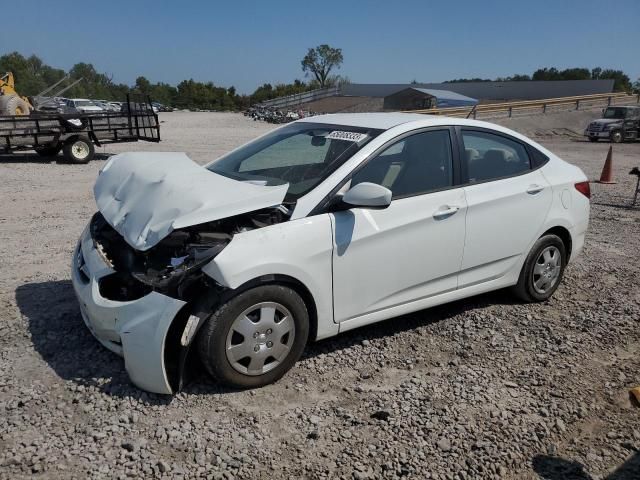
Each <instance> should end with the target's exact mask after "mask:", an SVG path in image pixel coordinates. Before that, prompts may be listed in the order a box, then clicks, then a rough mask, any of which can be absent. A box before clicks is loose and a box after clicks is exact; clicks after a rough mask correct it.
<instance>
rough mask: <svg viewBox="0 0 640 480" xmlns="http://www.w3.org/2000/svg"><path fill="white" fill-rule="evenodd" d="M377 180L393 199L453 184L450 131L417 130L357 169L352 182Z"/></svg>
mask: <svg viewBox="0 0 640 480" xmlns="http://www.w3.org/2000/svg"><path fill="white" fill-rule="evenodd" d="M362 182H371V183H377V184H379V185H382V186H384V187H387V188H388V189H389V190H391V192H393V198H399V197H408V196H412V195H419V194H421V193H427V192H430V191H433V190H439V189H442V188H446V187H450V186H451V185H453V170H452V154H451V138H450V135H449V130H431V131H428V132H422V133H417V134H415V135H411V136H410V137H406V138H403V139H402V140H400V141H398V142H396V143H394V144H392V145H390V146H389V147H387V148H386V149H385V150H383V151H382V152H381V153H379V154H378V155H377V156H376V157H374V158H372V159H371V160H369V162H367V164H366V165H365V166H364V167H363V168H362V169H360V170H359V171H357V172H356V173H355V174H354V176H353V178H352V180H351V185H352V186H353V185H357V184H358V183H362Z"/></svg>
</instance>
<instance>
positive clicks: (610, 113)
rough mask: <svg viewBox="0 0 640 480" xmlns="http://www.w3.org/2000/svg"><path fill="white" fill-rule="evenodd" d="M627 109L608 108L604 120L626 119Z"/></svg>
mask: <svg viewBox="0 0 640 480" xmlns="http://www.w3.org/2000/svg"><path fill="white" fill-rule="evenodd" d="M626 111H627V109H626V108H611V107H609V108H607V109H606V110H605V111H604V115H603V118H624V114H625V113H626Z"/></svg>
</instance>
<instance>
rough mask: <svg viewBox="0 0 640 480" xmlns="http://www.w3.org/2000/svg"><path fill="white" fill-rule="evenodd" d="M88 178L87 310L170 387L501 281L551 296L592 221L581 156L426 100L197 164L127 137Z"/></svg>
mask: <svg viewBox="0 0 640 480" xmlns="http://www.w3.org/2000/svg"><path fill="white" fill-rule="evenodd" d="M94 193H95V197H96V203H97V206H98V210H99V211H98V212H97V213H96V214H95V215H94V217H93V218H92V219H91V221H90V222H89V225H88V226H87V228H86V229H85V231H84V232H83V233H82V236H81V238H80V241H79V243H78V246H77V248H76V250H75V252H74V255H73V266H72V277H73V285H74V288H75V292H76V294H77V297H78V300H79V303H80V311H81V312H82V316H83V318H84V320H85V323H86V324H87V326H88V328H89V329H90V330H91V332H92V333H93V334H94V335H95V337H96V338H97V339H98V340H99V341H100V342H101V343H102V344H103V345H104V346H106V347H107V348H109V349H110V350H112V351H114V352H116V353H118V354H120V355H122V356H124V360H125V367H126V369H127V371H128V373H129V376H130V378H131V380H132V381H133V383H135V384H136V385H138V386H139V387H140V388H143V389H145V390H149V391H152V392H158V393H166V394H170V393H173V392H175V391H177V390H178V389H180V388H181V386H182V384H183V383H184V379H185V377H188V374H189V373H191V372H192V371H193V363H192V362H193V361H200V362H201V363H202V364H203V365H204V367H205V368H206V370H207V371H208V372H209V373H210V374H211V375H212V376H213V377H214V378H215V379H217V380H218V381H220V382H222V383H225V384H227V385H230V386H233V387H239V388H248V387H259V386H262V385H266V384H268V383H271V382H274V381H276V380H277V379H279V378H280V377H281V376H282V375H284V374H285V372H287V370H289V369H290V368H291V367H292V366H293V365H294V363H295V362H296V360H297V359H298V358H299V357H300V355H301V353H302V351H303V349H304V347H305V345H306V343H307V342H308V341H309V340H318V339H322V338H327V337H331V336H333V335H337V334H338V333H340V332H343V331H346V330H350V329H353V328H357V327H361V326H364V325H368V324H370V323H374V322H378V321H381V320H386V319H389V318H393V317H397V316H399V315H402V314H406V313H409V312H414V311H417V310H421V309H424V308H428V307H432V306H434V305H439V304H443V303H447V302H451V301H454V300H458V299H461V298H464V297H469V296H472V295H477V294H479V293H483V292H487V291H490V290H496V289H501V288H504V287H512V289H513V290H514V292H515V293H516V294H517V295H518V296H519V297H520V298H521V299H523V300H524V301H527V302H531V301H544V300H546V299H548V298H549V297H550V296H551V295H552V294H553V292H554V291H555V290H556V288H557V287H558V285H559V283H560V281H561V279H562V275H563V271H564V269H565V267H566V265H567V263H568V262H569V261H570V260H571V259H573V258H575V256H576V255H578V253H579V252H580V250H581V249H582V247H583V244H584V237H585V232H586V230H587V226H588V221H589V183H588V182H587V178H586V177H585V175H584V174H583V173H582V171H581V170H580V169H579V168H577V167H575V166H573V165H570V164H568V163H566V162H564V161H563V160H561V159H560V158H558V157H557V156H555V155H554V154H553V153H551V152H550V151H548V150H547V149H545V148H544V147H542V146H541V145H538V144H537V143H535V142H533V141H531V140H529V139H528V138H526V137H524V136H522V135H520V134H518V133H516V132H513V131H511V130H508V129H506V128H503V127H500V126H497V125H493V124H490V123H485V122H479V121H473V120H461V119H456V118H446V117H433V116H427V115H417V114H415V115H414V114H399V113H382V114H337V115H325V116H316V117H312V118H308V119H303V120H299V121H297V122H294V123H291V124H288V125H285V126H283V127H281V128H278V129H276V130H273V131H271V132H270V133H268V134H266V135H263V136H262V137H260V138H258V139H256V140H254V141H252V142H250V143H248V144H246V145H244V146H242V147H240V148H238V149H236V150H234V151H232V152H230V153H229V154H227V155H225V156H223V157H222V158H220V159H218V160H216V161H214V162H212V163H210V164H208V165H206V166H204V167H202V166H199V165H197V164H196V163H194V162H193V161H192V160H190V159H189V158H188V157H187V156H186V155H185V154H182V153H124V154H120V155H116V156H114V157H112V158H111V159H110V160H109V162H108V163H107V164H106V165H105V166H104V168H103V169H102V171H101V173H100V175H99V177H98V179H97V182H96V185H95V189H94ZM425 315H428V313H425Z"/></svg>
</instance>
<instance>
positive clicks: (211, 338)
mask: <svg viewBox="0 0 640 480" xmlns="http://www.w3.org/2000/svg"><path fill="white" fill-rule="evenodd" d="M265 302H276V303H278V304H280V305H282V306H284V307H285V308H286V309H287V310H288V311H289V312H290V314H291V316H292V317H293V325H294V328H295V334H294V335H293V340H292V342H291V346H290V349H289V350H288V353H287V354H286V356H285V357H284V358H283V359H282V360H281V361H280V362H279V363H277V364H276V366H275V367H273V368H272V369H271V370H269V371H266V372H265V373H262V374H254V375H250V374H246V373H241V372H240V371H238V370H237V369H236V368H234V366H232V363H231V362H230V361H229V358H228V356H227V353H226V349H227V337H228V336H230V335H236V334H235V333H231V334H230V331H231V328H232V326H233V324H234V322H235V320H236V319H237V318H239V317H240V315H241V314H242V313H243V312H245V311H246V310H247V309H251V308H252V307H254V306H256V305H258V304H260V303H265ZM274 328H275V327H274ZM308 336H309V314H308V312H307V307H306V305H305V303H304V301H303V300H302V298H301V297H300V295H298V294H297V293H296V292H295V291H294V290H292V289H291V288H289V287H285V286H283V285H276V284H272V285H263V286H259V287H255V288H252V289H250V290H245V291H244V292H242V293H240V294H238V295H237V296H235V297H233V298H231V299H230V300H228V301H226V302H225V303H224V304H222V305H220V306H218V307H217V308H216V310H215V311H214V312H213V313H212V314H211V316H210V317H209V318H208V319H207V320H206V323H205V324H204V325H203V327H202V328H201V329H200V331H199V332H198V338H197V339H196V344H197V350H198V354H199V356H200V360H201V361H202V363H203V365H204V367H205V369H206V370H207V371H208V372H209V374H210V375H211V376H212V377H213V378H214V379H216V380H217V381H219V382H220V383H223V384H225V385H228V386H230V387H233V388H256V387H262V386H264V385H268V384H270V383H273V382H275V381H277V380H279V379H280V378H281V377H282V376H283V375H284V374H285V373H287V371H288V370H289V369H290V368H291V367H292V366H293V365H294V364H295V363H296V361H297V360H298V358H300V355H301V354H302V351H303V350H304V347H305V345H306V343H307V337H308ZM241 337H242V336H241ZM253 338H255V336H254V337H253ZM244 341H248V342H249V343H253V339H251V340H244V339H243V340H242V342H244ZM257 341H259V340H256V342H257ZM272 345H273V343H272ZM256 348H260V347H258V346H256ZM270 358H271V357H270ZM266 365H268V364H267V363H265V366H266Z"/></svg>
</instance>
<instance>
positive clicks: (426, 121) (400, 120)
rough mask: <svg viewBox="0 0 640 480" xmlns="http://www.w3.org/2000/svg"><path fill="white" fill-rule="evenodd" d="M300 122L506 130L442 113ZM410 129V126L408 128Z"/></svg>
mask: <svg viewBox="0 0 640 480" xmlns="http://www.w3.org/2000/svg"><path fill="white" fill-rule="evenodd" d="M298 122H311V123H325V124H329V125H343V126H350V127H360V128H376V129H381V130H389V129H391V128H393V127H397V126H398V125H405V126H406V127H410V126H411V124H416V125H415V126H416V127H417V128H418V127H432V126H433V127H437V126H443V125H460V126H469V127H484V128H491V129H493V130H498V131H500V130H502V131H504V130H506V129H504V128H503V127H501V126H499V125H495V124H492V123H487V122H482V121H479V120H467V119H465V118H456V117H446V116H441V115H428V114H423V113H399V112H389V113H335V114H329V115H316V116H314V117H306V118H303V119H301V120H298ZM408 129H409V128H408Z"/></svg>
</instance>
